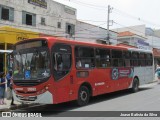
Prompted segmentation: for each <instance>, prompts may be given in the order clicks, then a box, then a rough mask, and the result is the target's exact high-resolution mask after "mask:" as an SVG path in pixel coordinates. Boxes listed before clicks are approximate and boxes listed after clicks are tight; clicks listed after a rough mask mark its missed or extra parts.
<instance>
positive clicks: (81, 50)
mask: <svg viewBox="0 0 160 120" xmlns="http://www.w3.org/2000/svg"><path fill="white" fill-rule="evenodd" d="M75 56H76V68H78V69H80V68H84V69H90V68H94V67H95V61H94V49H93V48H91V47H80V46H77V47H75Z"/></svg>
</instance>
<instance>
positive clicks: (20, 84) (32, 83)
mask: <svg viewBox="0 0 160 120" xmlns="http://www.w3.org/2000/svg"><path fill="white" fill-rule="evenodd" d="M41 83H42V82H33V81H32V82H18V81H14V84H15V85H17V86H35V85H39V84H41Z"/></svg>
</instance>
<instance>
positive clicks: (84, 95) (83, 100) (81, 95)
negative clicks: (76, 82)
mask: <svg viewBox="0 0 160 120" xmlns="http://www.w3.org/2000/svg"><path fill="white" fill-rule="evenodd" d="M89 98H90V95H89V90H88V88H87V87H86V86H81V87H80V89H79V92H78V100H77V104H78V105H79V106H84V105H87V104H88V102H89Z"/></svg>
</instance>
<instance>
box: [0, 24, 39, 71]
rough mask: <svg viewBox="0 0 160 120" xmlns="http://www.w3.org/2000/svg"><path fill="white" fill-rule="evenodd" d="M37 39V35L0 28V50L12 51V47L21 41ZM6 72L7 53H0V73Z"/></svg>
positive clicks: (20, 30)
mask: <svg viewBox="0 0 160 120" xmlns="http://www.w3.org/2000/svg"><path fill="white" fill-rule="evenodd" d="M36 37H39V33H36V32H32V31H26V30H22V29H17V28H12V27H8V26H4V27H0V50H12V47H13V45H14V44H15V43H16V42H18V41H21V40H24V39H29V38H36ZM6 70H7V53H0V72H2V71H3V72H6Z"/></svg>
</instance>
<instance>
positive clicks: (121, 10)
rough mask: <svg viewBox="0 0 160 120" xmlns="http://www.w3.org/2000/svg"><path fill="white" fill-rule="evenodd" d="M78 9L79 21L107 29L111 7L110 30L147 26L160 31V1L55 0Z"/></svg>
mask: <svg viewBox="0 0 160 120" xmlns="http://www.w3.org/2000/svg"><path fill="white" fill-rule="evenodd" d="M54 1H56V2H59V3H62V4H65V5H68V6H70V7H73V8H76V9H77V19H78V20H81V21H84V22H87V23H91V24H94V25H97V26H100V27H103V28H107V8H108V5H110V6H111V8H112V10H111V13H110V20H111V21H113V22H111V23H110V24H112V23H113V24H112V26H110V29H114V28H122V27H128V26H135V25H146V27H150V28H153V29H160V0H54Z"/></svg>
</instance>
